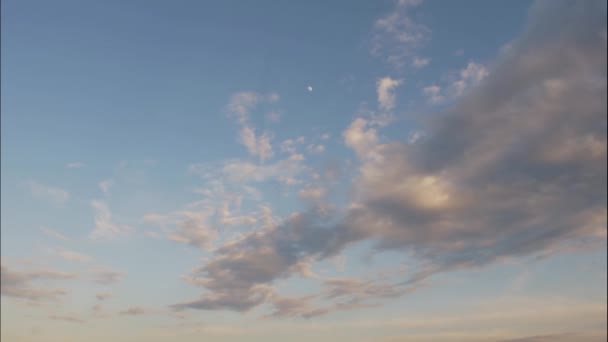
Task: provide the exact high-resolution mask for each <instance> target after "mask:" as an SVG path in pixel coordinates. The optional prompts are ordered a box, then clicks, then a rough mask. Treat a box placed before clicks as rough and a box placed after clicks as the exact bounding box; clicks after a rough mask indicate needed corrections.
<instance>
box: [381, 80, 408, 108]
mask: <svg viewBox="0 0 608 342" xmlns="http://www.w3.org/2000/svg"><path fill="white" fill-rule="evenodd" d="M402 82H403V81H401V80H394V79H392V78H390V77H383V78H381V79H379V80H378V81H377V83H376V87H377V88H376V92H377V93H378V104H379V105H380V108H381V109H382V110H385V111H390V110H393V109H394V108H395V88H397V87H398V86H399V85H400V84H401V83H402Z"/></svg>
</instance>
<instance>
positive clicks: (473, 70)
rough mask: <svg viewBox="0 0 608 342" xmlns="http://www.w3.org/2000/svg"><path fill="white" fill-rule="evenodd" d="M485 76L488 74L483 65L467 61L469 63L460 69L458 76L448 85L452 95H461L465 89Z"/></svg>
mask: <svg viewBox="0 0 608 342" xmlns="http://www.w3.org/2000/svg"><path fill="white" fill-rule="evenodd" d="M486 76H488V70H487V69H486V67H485V66H483V65H481V64H477V63H474V62H469V64H467V66H466V67H465V68H464V69H462V70H461V71H460V74H459V78H458V79H457V80H455V81H454V82H453V83H452V84H451V85H450V91H451V93H452V96H454V97H458V96H462V94H464V92H465V90H466V89H468V88H471V87H473V86H476V85H477V84H479V82H481V81H482V80H483V79H484V78H485V77H486Z"/></svg>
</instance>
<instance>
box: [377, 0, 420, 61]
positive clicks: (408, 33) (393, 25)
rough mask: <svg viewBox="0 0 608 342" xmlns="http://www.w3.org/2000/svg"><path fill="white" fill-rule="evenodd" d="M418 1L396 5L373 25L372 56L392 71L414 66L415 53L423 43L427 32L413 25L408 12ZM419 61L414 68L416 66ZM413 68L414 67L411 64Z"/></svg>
mask: <svg viewBox="0 0 608 342" xmlns="http://www.w3.org/2000/svg"><path fill="white" fill-rule="evenodd" d="M421 2H422V1H398V2H397V4H396V6H395V8H394V10H393V11H392V12H391V13H389V14H388V15H386V16H384V17H382V18H380V19H378V20H377V21H376V22H375V23H374V28H373V30H374V31H373V38H372V42H371V44H372V49H371V53H372V55H374V56H376V57H380V58H382V59H383V60H385V61H386V62H388V63H390V64H391V65H393V66H396V67H403V66H405V65H406V64H409V61H410V60H411V61H412V62H411V63H414V61H415V60H416V58H418V59H419V57H417V56H415V53H416V51H417V50H418V49H419V48H420V47H421V46H422V45H423V44H424V43H426V42H427V41H428V40H429V38H430V34H431V30H430V29H429V28H428V27H427V26H425V25H423V24H421V23H418V22H416V21H415V20H414V19H413V18H412V16H411V15H410V12H411V11H412V10H413V9H414V8H416V7H417V6H419V5H420V3H421ZM420 64H421V63H420V59H419V62H418V65H420ZM414 66H416V64H414Z"/></svg>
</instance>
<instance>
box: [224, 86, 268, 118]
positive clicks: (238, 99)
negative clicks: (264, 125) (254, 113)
mask: <svg viewBox="0 0 608 342" xmlns="http://www.w3.org/2000/svg"><path fill="white" fill-rule="evenodd" d="M260 100H261V98H260V96H259V95H258V94H257V93H254V92H240V93H236V94H234V95H232V97H231V98H230V102H229V103H228V110H229V111H230V113H231V114H232V115H234V116H236V118H237V120H238V121H239V123H241V124H244V123H245V122H247V120H249V113H250V112H251V110H252V109H254V108H255V107H256V106H257V104H258V102H260Z"/></svg>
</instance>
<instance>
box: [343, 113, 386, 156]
mask: <svg viewBox="0 0 608 342" xmlns="http://www.w3.org/2000/svg"><path fill="white" fill-rule="evenodd" d="M343 137H344V143H345V144H346V146H349V147H351V148H352V149H353V150H355V152H356V153H357V155H358V156H359V157H360V158H373V157H374V156H376V155H377V153H376V150H377V145H378V136H377V133H376V130H375V129H374V128H369V122H368V121H367V120H365V119H362V118H358V119H356V120H355V121H353V123H352V124H351V125H350V126H349V127H348V129H346V130H345V131H344V133H343Z"/></svg>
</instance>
